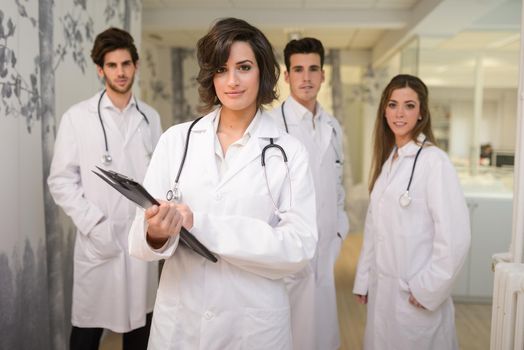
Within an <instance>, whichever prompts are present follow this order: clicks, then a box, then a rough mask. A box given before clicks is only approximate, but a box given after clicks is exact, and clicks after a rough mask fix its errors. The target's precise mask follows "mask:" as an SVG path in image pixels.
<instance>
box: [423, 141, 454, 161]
mask: <svg viewBox="0 0 524 350" xmlns="http://www.w3.org/2000/svg"><path fill="white" fill-rule="evenodd" d="M422 152H423V153H425V157H424V158H426V159H427V160H428V161H430V162H451V161H450V160H449V157H448V155H447V153H446V152H444V151H443V150H442V149H440V148H439V147H437V146H435V145H433V144H426V145H424V148H423V149H422Z"/></svg>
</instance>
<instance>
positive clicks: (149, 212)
mask: <svg viewBox="0 0 524 350" xmlns="http://www.w3.org/2000/svg"><path fill="white" fill-rule="evenodd" d="M157 213H158V205H153V206H151V207H149V208H147V209H146V211H145V212H144V217H145V219H146V220H149V219H151V218H152V217H153V216H155V215H156V214H157Z"/></svg>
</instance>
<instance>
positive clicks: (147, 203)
mask: <svg viewBox="0 0 524 350" xmlns="http://www.w3.org/2000/svg"><path fill="white" fill-rule="evenodd" d="M96 168H97V169H98V170H100V171H101V172H102V174H100V173H97V172H96V171H94V170H91V171H92V172H93V173H95V174H96V175H98V177H100V178H101V179H102V180H104V181H105V182H106V183H108V184H109V185H110V186H111V187H113V188H114V189H115V190H117V191H118V192H120V193H121V194H122V195H123V196H124V197H126V198H127V199H129V200H130V201H132V202H134V203H136V204H138V205H139V206H141V207H142V208H144V209H147V208H149V207H151V206H152V205H160V203H159V202H158V201H157V200H156V199H155V198H154V197H153V196H151V194H149V192H147V190H146V189H145V188H144V187H143V186H142V185H141V184H139V183H138V182H136V181H135V180H133V179H131V178H129V177H127V176H125V175H122V174H119V173H117V172H116V171H112V170H105V169H102V168H100V167H98V166H97V167H96ZM180 241H181V242H182V243H183V244H185V245H186V246H187V247H189V248H190V249H192V250H194V251H195V252H196V253H198V254H200V255H201V256H203V257H204V258H206V259H208V260H210V261H212V262H214V263H216V262H217V261H218V260H217V258H216V257H215V256H214V255H213V253H211V252H210V251H209V249H207V248H206V247H205V246H204V245H203V244H202V243H200V241H199V240H198V239H197V238H196V237H195V236H194V235H193V234H192V233H191V232H189V231H188V230H186V229H185V228H183V227H182V228H181V229H180Z"/></svg>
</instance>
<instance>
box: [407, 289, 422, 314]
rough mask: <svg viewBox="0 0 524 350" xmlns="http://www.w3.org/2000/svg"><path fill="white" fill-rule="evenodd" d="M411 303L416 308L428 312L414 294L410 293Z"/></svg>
mask: <svg viewBox="0 0 524 350" xmlns="http://www.w3.org/2000/svg"><path fill="white" fill-rule="evenodd" d="M409 303H410V304H411V305H413V306H414V307H416V308H419V309H422V310H426V308H425V307H424V306H423V305H422V304H421V303H419V302H418V301H417V299H415V297H414V296H413V294H411V292H410V293H409Z"/></svg>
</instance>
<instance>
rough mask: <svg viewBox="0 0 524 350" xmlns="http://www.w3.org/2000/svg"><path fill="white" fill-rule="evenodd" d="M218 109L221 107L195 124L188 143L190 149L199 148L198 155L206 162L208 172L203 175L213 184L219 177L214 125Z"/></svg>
mask: <svg viewBox="0 0 524 350" xmlns="http://www.w3.org/2000/svg"><path fill="white" fill-rule="evenodd" d="M218 111H219V109H218V110H216V111H214V112H211V113H210V114H208V115H207V116H205V117H204V118H202V119H201V120H199V121H198V122H197V123H196V124H195V126H194V127H193V130H192V131H191V138H190V140H189V145H188V149H191V148H192V147H194V148H195V149H197V150H198V157H199V158H200V159H201V161H202V162H203V164H204V167H205V169H206V174H201V176H208V177H209V179H210V182H211V183H213V184H216V182H217V179H218V169H217V161H216V159H215V157H216V156H215V137H216V134H215V127H214V125H213V120H214V119H215V116H216V114H217V113H218ZM184 142H185V140H184Z"/></svg>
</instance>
